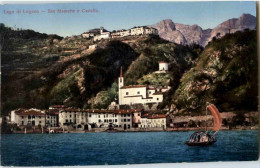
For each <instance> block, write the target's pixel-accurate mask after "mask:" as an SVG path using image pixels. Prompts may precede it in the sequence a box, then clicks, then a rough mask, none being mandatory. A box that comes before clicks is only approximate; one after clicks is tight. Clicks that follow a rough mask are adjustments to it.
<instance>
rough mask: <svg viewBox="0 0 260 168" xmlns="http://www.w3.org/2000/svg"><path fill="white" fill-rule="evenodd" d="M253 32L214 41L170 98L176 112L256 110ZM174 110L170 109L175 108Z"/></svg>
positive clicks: (255, 61)
mask: <svg viewBox="0 0 260 168" xmlns="http://www.w3.org/2000/svg"><path fill="white" fill-rule="evenodd" d="M256 51H257V42H256V31H245V32H236V33H234V34H230V35H226V36H224V37H223V38H221V39H217V40H213V41H212V42H210V44H209V45H207V46H206V48H205V50H204V51H203V52H202V53H201V55H200V56H199V59H198V61H197V65H196V66H195V67H193V68H191V69H190V70H189V71H188V72H186V73H185V74H184V75H183V76H182V78H181V81H180V85H179V86H178V89H177V90H176V91H175V93H174V95H173V96H172V102H173V104H174V106H176V109H175V112H179V113H182V114H186V113H187V114H189V112H196V113H200V112H203V111H205V106H206V102H211V103H214V104H216V105H217V106H218V108H219V109H220V111H233V110H257V53H256ZM174 106H173V107H174Z"/></svg>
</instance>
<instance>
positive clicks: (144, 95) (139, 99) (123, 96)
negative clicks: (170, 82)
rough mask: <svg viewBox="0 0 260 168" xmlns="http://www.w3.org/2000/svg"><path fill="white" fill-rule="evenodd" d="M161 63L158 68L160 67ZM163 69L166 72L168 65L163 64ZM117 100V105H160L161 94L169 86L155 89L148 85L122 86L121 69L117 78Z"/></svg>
mask: <svg viewBox="0 0 260 168" xmlns="http://www.w3.org/2000/svg"><path fill="white" fill-rule="evenodd" d="M160 64H161V62H160V63H159V67H161V65H160ZM163 67H164V68H163V69H161V68H160V69H159V71H160V70H163V71H165V70H166V69H167V70H168V63H165V62H163ZM118 88H119V91H118V98H119V105H132V104H147V103H160V102H162V101H163V93H164V92H166V91H168V90H169V89H170V87H169V86H167V87H166V88H155V87H153V86H150V85H129V86H124V77H123V71H122V67H121V70H120V77H119V78H118Z"/></svg>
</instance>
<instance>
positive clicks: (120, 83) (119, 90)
mask: <svg viewBox="0 0 260 168" xmlns="http://www.w3.org/2000/svg"><path fill="white" fill-rule="evenodd" d="M123 86H124V77H123V69H122V67H121V68H120V76H119V78H118V101H119V102H118V103H119V105H120V104H122V93H121V92H122V91H121V87H123Z"/></svg>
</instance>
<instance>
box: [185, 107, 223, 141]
mask: <svg viewBox="0 0 260 168" xmlns="http://www.w3.org/2000/svg"><path fill="white" fill-rule="evenodd" d="M207 109H209V111H210V112H211V114H212V116H213V120H214V126H213V129H212V131H208V130H207V124H206V130H205V131H199V132H194V133H193V134H192V135H191V136H190V140H189V141H186V142H185V144H186V145H188V146H208V145H212V144H214V143H215V142H216V141H217V140H216V138H215V135H216V134H217V133H218V131H219V129H220V128H221V125H222V118H221V116H220V113H219V111H218V109H217V108H216V106H215V105H214V104H209V105H208V106H207V107H206V112H207Z"/></svg>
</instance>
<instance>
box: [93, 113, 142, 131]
mask: <svg viewBox="0 0 260 168" xmlns="http://www.w3.org/2000/svg"><path fill="white" fill-rule="evenodd" d="M141 111H142V109H129V110H89V113H88V124H89V125H90V126H91V128H108V127H109V126H112V127H118V128H123V129H130V128H132V127H133V124H134V125H135V124H136V123H138V122H139V120H138V115H141Z"/></svg>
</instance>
